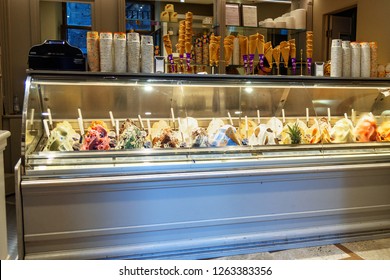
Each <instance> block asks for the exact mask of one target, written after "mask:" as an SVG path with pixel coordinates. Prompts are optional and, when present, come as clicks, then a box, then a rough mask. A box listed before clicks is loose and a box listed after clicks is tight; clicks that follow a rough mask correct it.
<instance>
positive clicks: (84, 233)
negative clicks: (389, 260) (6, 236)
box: [16, 71, 390, 259]
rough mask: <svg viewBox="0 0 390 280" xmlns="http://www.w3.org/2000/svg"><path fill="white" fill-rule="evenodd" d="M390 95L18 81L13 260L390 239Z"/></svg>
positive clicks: (308, 81)
mask: <svg viewBox="0 0 390 280" xmlns="http://www.w3.org/2000/svg"><path fill="white" fill-rule="evenodd" d="M389 88H390V83H389V80H376V79H371V80H364V79H362V80H349V79H316V78H313V77H291V78H282V77H248V76H244V77H237V76H229V75H213V76H209V75H120V74H119V75H111V74H102V73H98V74H91V73H82V74H80V73H71V72H69V73H61V72H56V73H50V72H37V71H35V72H29V75H28V78H27V81H26V96H25V104H24V108H23V135H22V139H23V143H22V144H23V145H22V146H23V151H22V152H23V158H22V161H21V163H20V164H18V165H17V166H16V171H17V172H16V175H17V176H16V181H17V182H16V185H17V188H16V204H17V213H18V222H19V225H20V226H19V230H18V236H19V238H20V240H19V242H18V244H19V257H20V258H25V259H101V258H110V259H112V258H124V259H204V258H213V257H221V256H226V255H232V254H242V253H250V252H259V251H264V250H268V251H269V250H283V249H286V248H296V247H302V246H313V245H325V244H333V243H342V242H350V241H356V240H357V239H359V240H363V239H371V238H376V237H384V236H389V235H390V214H389V213H390V212H389V209H390V188H389V186H388V182H389V181H390V174H389V172H388V171H389V167H390V163H389V162H390V142H389V140H390V139H389V110H390V101H389V100H390V97H389Z"/></svg>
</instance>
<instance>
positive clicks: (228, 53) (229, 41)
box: [223, 35, 235, 66]
mask: <svg viewBox="0 0 390 280" xmlns="http://www.w3.org/2000/svg"><path fill="white" fill-rule="evenodd" d="M234 38H235V36H233V35H229V36H227V37H225V39H224V40H223V47H224V51H225V63H226V66H228V65H230V64H231V60H232V56H233V41H234Z"/></svg>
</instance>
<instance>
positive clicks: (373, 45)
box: [370, 42, 378, 77]
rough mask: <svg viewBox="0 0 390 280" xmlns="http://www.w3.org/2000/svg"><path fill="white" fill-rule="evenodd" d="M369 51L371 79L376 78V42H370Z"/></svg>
mask: <svg viewBox="0 0 390 280" xmlns="http://www.w3.org/2000/svg"><path fill="white" fill-rule="evenodd" d="M370 51H371V75H370V76H371V77H377V76H378V44H377V43H376V42H370Z"/></svg>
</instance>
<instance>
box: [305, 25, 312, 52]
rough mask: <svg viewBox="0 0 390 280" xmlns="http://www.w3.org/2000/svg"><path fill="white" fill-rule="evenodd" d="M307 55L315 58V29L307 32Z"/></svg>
mask: <svg viewBox="0 0 390 280" xmlns="http://www.w3.org/2000/svg"><path fill="white" fill-rule="evenodd" d="M306 57H307V58H313V31H307V32H306Z"/></svg>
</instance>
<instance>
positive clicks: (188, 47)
mask: <svg viewBox="0 0 390 280" xmlns="http://www.w3.org/2000/svg"><path fill="white" fill-rule="evenodd" d="M184 24H185V33H184V48H185V51H186V61H187V72H190V71H191V66H190V64H191V51H192V13H191V12H187V13H186V17H185V21H184Z"/></svg>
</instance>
